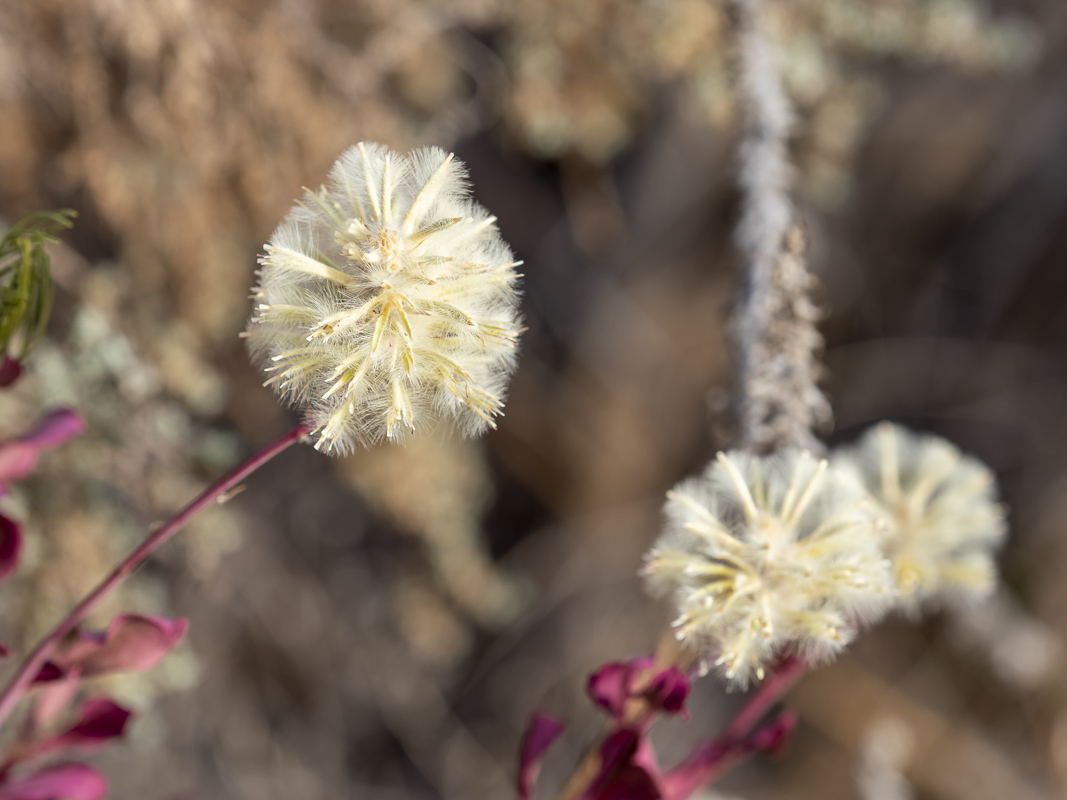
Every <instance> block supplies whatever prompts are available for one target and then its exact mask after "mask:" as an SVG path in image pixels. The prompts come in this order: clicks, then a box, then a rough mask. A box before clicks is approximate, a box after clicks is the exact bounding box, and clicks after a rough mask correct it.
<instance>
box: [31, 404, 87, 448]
mask: <svg viewBox="0 0 1067 800" xmlns="http://www.w3.org/2000/svg"><path fill="white" fill-rule="evenodd" d="M84 430H85V420H83V419H82V418H81V417H80V416H79V415H78V412H76V411H73V410H71V409H69V408H57V409H56V410H55V411H50V412H49V413H48V414H46V415H45V416H44V418H43V419H42V420H41V421H40V422H38V423H37V426H36V427H35V428H34V429H33V430H31V431H30V432H29V433H27V434H25V435H24V436H20V437H19V441H22V442H27V443H29V444H34V445H37V447H58V446H59V445H61V444H63V443H64V442H65V441H67V440H68V439H71V438H73V437H75V436H77V435H78V434H80V433H82V432H83V431H84Z"/></svg>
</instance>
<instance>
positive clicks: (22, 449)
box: [0, 408, 85, 487]
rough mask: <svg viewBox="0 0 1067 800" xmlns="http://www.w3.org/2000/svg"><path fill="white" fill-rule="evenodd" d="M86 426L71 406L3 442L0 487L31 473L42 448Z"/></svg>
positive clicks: (57, 411) (80, 430)
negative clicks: (24, 432) (26, 431)
mask: <svg viewBox="0 0 1067 800" xmlns="http://www.w3.org/2000/svg"><path fill="white" fill-rule="evenodd" d="M84 430H85V420H83V419H82V418H81V417H79V416H78V414H77V413H76V412H74V411H71V410H70V409H69V408H60V409H57V410H55V411H52V412H50V413H48V414H46V415H45V417H44V418H43V419H42V420H41V421H40V422H39V423H37V426H36V427H35V428H33V430H31V431H30V432H29V433H27V434H25V435H23V436H20V437H19V438H18V439H14V440H12V441H9V442H3V443H0V487H5V486H6V485H7V484H8V483H10V482H11V481H16V480H19V479H21V478H25V477H26V476H27V475H29V474H30V473H31V472H32V471H33V468H34V467H35V466H37V458H38V456H39V455H40V453H41V450H44V449H46V448H51V447H58V446H59V445H61V444H63V443H64V442H65V441H67V439H70V438H71V437H72V436H77V435H78V434H79V433H81V432H82V431H84Z"/></svg>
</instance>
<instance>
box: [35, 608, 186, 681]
mask: <svg viewBox="0 0 1067 800" xmlns="http://www.w3.org/2000/svg"><path fill="white" fill-rule="evenodd" d="M187 627H188V621H187V620H184V619H168V618H167V617H156V616H146V615H141V614H123V615H121V616H118V617H115V619H113V620H112V621H111V624H110V625H109V626H108V628H107V630H106V631H81V630H79V631H78V632H77V633H76V634H75V636H73V637H72V638H70V639H68V640H66V641H65V642H64V643H63V644H62V645H61V646H60V647H59V648H58V649H57V650H56V652H55V653H53V654H52V658H51V659H49V661H48V663H46V664H45V666H44V667H43V668H42V669H41V672H40V674H38V676H37V679H36V680H37V682H43V681H48V680H55V679H57V678H59V677H61V676H63V675H66V674H68V673H69V672H70V671H71V670H72V669H77V670H78V671H79V674H80V675H81V676H82V677H84V678H91V677H93V676H95V675H103V674H105V673H109V672H132V671H140V670H146V669H151V668H152V667H154V666H155V665H156V664H157V663H159V661H160V659H162V658H163V656H165V655H166V654H167V653H168V652H169V651H170V650H171V649H172V648H173V647H174V646H175V645H176V644H178V642H179V641H180V640H181V638H182V636H183V635H184V634H185V630H186V628H187Z"/></svg>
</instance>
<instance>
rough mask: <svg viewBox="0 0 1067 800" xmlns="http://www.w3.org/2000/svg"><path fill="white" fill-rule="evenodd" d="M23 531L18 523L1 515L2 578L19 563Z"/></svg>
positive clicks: (0, 558)
mask: <svg viewBox="0 0 1067 800" xmlns="http://www.w3.org/2000/svg"><path fill="white" fill-rule="evenodd" d="M21 553H22V531H21V530H20V529H19V526H18V523H17V522H15V521H14V520H12V519H8V518H7V517H5V516H4V515H3V514H0V578H6V577H7V576H8V575H9V574H11V572H12V571H14V569H15V567H17V566H18V563H19V554H21Z"/></svg>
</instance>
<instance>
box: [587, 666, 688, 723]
mask: <svg viewBox="0 0 1067 800" xmlns="http://www.w3.org/2000/svg"><path fill="white" fill-rule="evenodd" d="M653 664H654V662H653V659H652V657H651V656H642V657H640V658H634V659H631V660H630V661H623V662H615V663H611V664H605V665H604V666H602V667H601V668H600V669H599V670H597V671H596V672H595V673H593V674H592V675H591V676H590V677H589V686H588V691H589V696H590V697H591V698H593V702H594V703H596V704H597V705H598V706H601V707H602V708H604V709H605V710H607V712H608V713H609V714H611V716H612V718H613V719H614V720H615V721H616V722H618V723H621V722H623V721H624V717H625V709H626V702H627V701H628V700H631V699H633V698H635V697H643V698H644V699H645V700H646V701H647V702H648V703H649V705H650V706H651V707H652V708H653V709H654V710H657V711H666V712H667V713H669V714H677V713H679V712H682V711H683V710H684V708H685V701H686V699H687V698H688V697H689V679H688V678H687V677H686V676H685V674H684V673H682V672H681V671H679V670H678V669H677V668H676V667H668V668H667V669H665V670H663V671H662V672H660V673H659V674H657V675H655V676H653V677H652V679H651V681H649V682H648V684H647V686H646V687H645V688H644V689H642V690H640V691H638V690H637V686H638V685H640V679H641V678H642V677H643V673H646V672H647V671H649V670H651V669H652V667H653Z"/></svg>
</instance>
